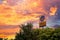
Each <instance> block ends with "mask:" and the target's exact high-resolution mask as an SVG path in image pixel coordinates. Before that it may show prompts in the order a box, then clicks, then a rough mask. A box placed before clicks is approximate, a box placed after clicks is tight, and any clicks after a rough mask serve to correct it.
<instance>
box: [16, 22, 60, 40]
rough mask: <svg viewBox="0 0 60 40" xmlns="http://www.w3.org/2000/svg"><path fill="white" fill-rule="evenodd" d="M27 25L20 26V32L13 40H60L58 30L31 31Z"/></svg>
mask: <svg viewBox="0 0 60 40" xmlns="http://www.w3.org/2000/svg"><path fill="white" fill-rule="evenodd" d="M32 27H33V25H32V24H31V23H28V24H27V25H22V26H21V29H22V30H21V31H20V32H19V33H17V34H16V37H15V40H60V28H56V29H54V28H42V29H32Z"/></svg>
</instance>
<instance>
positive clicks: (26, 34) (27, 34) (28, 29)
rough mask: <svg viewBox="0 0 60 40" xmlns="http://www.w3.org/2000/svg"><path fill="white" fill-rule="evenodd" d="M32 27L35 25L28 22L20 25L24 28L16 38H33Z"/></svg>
mask: <svg viewBox="0 0 60 40" xmlns="http://www.w3.org/2000/svg"><path fill="white" fill-rule="evenodd" d="M32 27H33V25H32V24H31V23H27V25H22V26H20V28H21V29H22V30H21V31H20V32H19V33H17V35H16V37H15V40H32V39H31V37H32V35H31V34H32Z"/></svg>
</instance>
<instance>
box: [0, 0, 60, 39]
mask: <svg viewBox="0 0 60 40" xmlns="http://www.w3.org/2000/svg"><path fill="white" fill-rule="evenodd" d="M41 15H45V16H46V21H47V26H48V27H51V26H54V25H60V0H0V37H3V38H5V37H10V36H12V37H14V36H15V34H16V32H18V30H19V26H18V25H20V24H24V23H27V22H32V23H33V25H34V27H38V26H39V24H38V23H39V17H40V16H41Z"/></svg>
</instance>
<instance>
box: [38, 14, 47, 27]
mask: <svg viewBox="0 0 60 40" xmlns="http://www.w3.org/2000/svg"><path fill="white" fill-rule="evenodd" d="M45 19H46V18H45V16H44V15H42V16H40V21H39V27H45V26H46V20H45Z"/></svg>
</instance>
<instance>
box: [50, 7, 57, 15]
mask: <svg viewBox="0 0 60 40" xmlns="http://www.w3.org/2000/svg"><path fill="white" fill-rule="evenodd" d="M56 11H57V7H51V8H50V15H55V14H56Z"/></svg>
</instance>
